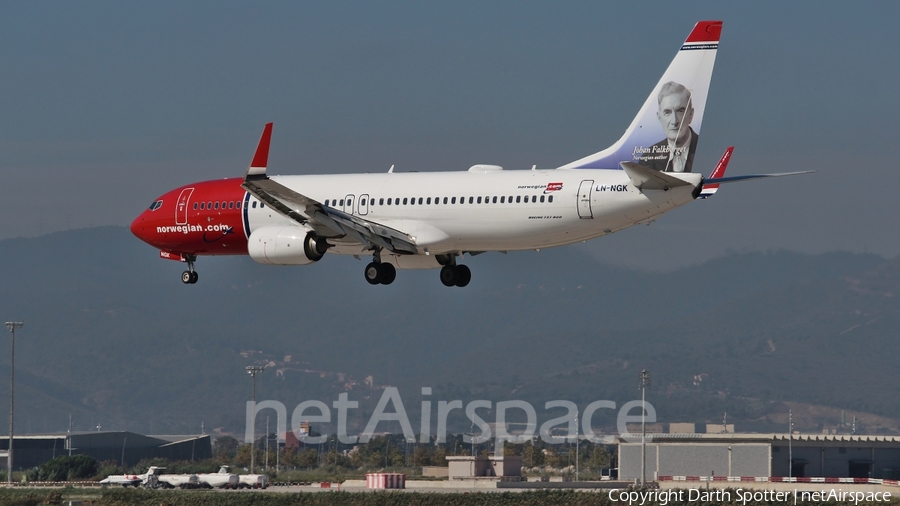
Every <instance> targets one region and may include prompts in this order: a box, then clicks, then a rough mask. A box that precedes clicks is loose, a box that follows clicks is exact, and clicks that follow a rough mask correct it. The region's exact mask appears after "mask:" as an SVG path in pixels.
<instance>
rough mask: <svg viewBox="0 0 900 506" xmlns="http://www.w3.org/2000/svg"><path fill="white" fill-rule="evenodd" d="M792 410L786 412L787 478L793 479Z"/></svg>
mask: <svg viewBox="0 0 900 506" xmlns="http://www.w3.org/2000/svg"><path fill="white" fill-rule="evenodd" d="M793 443H794V410H792V409H789V410H788V478H793V477H794V444H793Z"/></svg>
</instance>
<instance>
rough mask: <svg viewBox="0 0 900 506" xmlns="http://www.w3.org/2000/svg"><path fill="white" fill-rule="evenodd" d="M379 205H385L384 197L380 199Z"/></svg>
mask: <svg viewBox="0 0 900 506" xmlns="http://www.w3.org/2000/svg"><path fill="white" fill-rule="evenodd" d="M388 200H390V199H388ZM378 205H379V206H383V205H384V199H378Z"/></svg>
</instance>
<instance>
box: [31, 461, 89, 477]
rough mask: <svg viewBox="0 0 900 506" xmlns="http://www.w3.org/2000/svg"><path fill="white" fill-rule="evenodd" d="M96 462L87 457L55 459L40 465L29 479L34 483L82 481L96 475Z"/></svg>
mask: <svg viewBox="0 0 900 506" xmlns="http://www.w3.org/2000/svg"><path fill="white" fill-rule="evenodd" d="M97 469H98V465H97V460H95V459H94V458H93V457H89V456H87V455H72V456H71V457H69V456H62V457H56V458H55V459H53V460H51V461H48V462H44V463H43V464H41V465H40V466H39V467H38V468H37V470H36V472H32V474H31V478H32V479H33V480H35V481H70V480H84V479H87V478H91V477H93V476H95V475H96V474H97Z"/></svg>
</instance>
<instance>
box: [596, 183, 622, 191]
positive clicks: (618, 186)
mask: <svg viewBox="0 0 900 506" xmlns="http://www.w3.org/2000/svg"><path fill="white" fill-rule="evenodd" d="M597 191H598V192H627V191H628V185H627V184H601V185H597Z"/></svg>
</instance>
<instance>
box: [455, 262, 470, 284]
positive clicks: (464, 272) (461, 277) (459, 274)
mask: <svg viewBox="0 0 900 506" xmlns="http://www.w3.org/2000/svg"><path fill="white" fill-rule="evenodd" d="M455 274H456V286H458V287H460V288H462V287H464V286H466V285H468V284H469V281H472V271H470V270H469V268H468V267H466V266H465V265H457V266H456V272H455Z"/></svg>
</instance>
